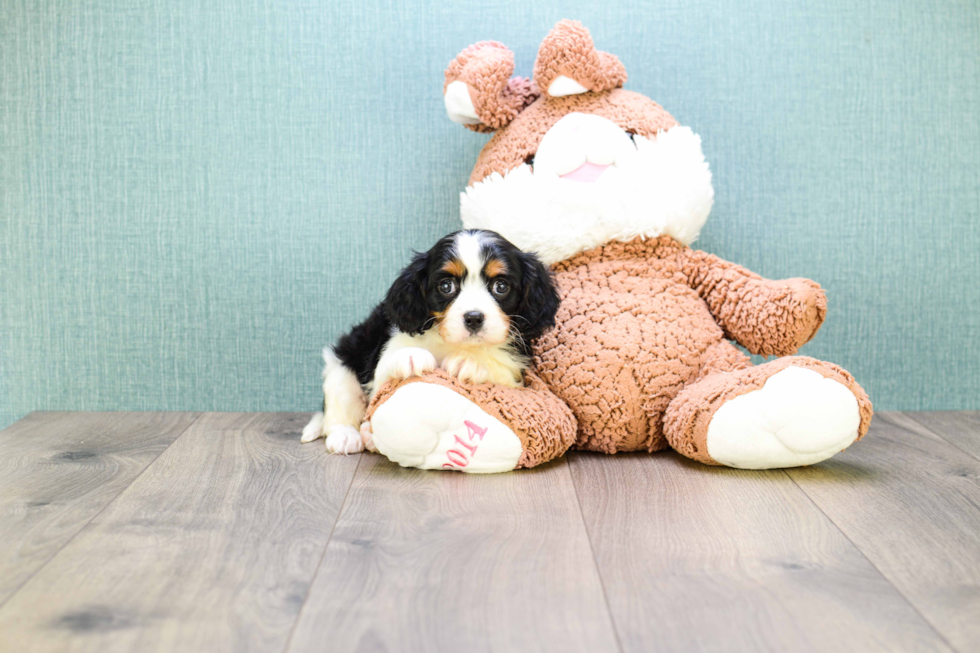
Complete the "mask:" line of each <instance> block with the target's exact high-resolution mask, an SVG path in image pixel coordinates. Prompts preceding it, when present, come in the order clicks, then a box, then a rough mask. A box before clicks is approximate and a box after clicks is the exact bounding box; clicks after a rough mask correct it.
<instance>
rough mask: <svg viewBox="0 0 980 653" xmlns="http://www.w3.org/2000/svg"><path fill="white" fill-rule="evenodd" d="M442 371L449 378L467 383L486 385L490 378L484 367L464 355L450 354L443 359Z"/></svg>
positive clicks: (487, 370)
mask: <svg viewBox="0 0 980 653" xmlns="http://www.w3.org/2000/svg"><path fill="white" fill-rule="evenodd" d="M441 367H442V369H444V370H446V372H448V373H449V375H450V376H455V377H456V378H457V379H459V380H460V381H464V382H467V383H486V382H487V381H488V380H489V378H490V370H489V369H487V366H486V365H483V364H482V363H480V362H479V361H476V360H474V359H473V358H470V357H469V356H467V355H465V354H452V355H450V356H446V358H444V359H443V361H442V365H441Z"/></svg>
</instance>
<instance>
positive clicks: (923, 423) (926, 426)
mask: <svg viewBox="0 0 980 653" xmlns="http://www.w3.org/2000/svg"><path fill="white" fill-rule="evenodd" d="M902 415H905V416H906V417H908V418H909V419H911V420H912V421H913V422H915V423H916V424H918V425H919V426H921V427H922V428H924V429H925V430H927V431H929V433H931V434H932V435H934V436H936V437H937V438H939V439H940V440H942V441H943V442H945V443H946V444H948V445H949V446H951V447H953V448H954V449H956V450H957V451H959V452H961V453H964V454H966V455H967V456H969V457H970V458H973V459H974V460H976V461H977V462H980V457H978V456H976V455H974V454H972V453H970V452H969V451H967V450H966V449H963V448H962V447H960V446H959V445H958V444H956V443H955V442H953V441H952V440H950V439H948V438H946V437H944V436H943V434H942V433H937V432H936V431H934V430H933V429H932V428H931V427H930V426H929V425H928V424H926V423H925V422H923V421H922V420H920V419H916V417H915V415H916V413H915V412H908V413H906V412H903V413H902Z"/></svg>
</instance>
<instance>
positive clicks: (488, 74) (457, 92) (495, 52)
mask: <svg viewBox="0 0 980 653" xmlns="http://www.w3.org/2000/svg"><path fill="white" fill-rule="evenodd" d="M513 72H514V53H513V52H511V51H510V50H508V49H507V47H506V46H505V45H503V44H501V43H497V42H496V41H480V42H479V43H476V44H474V45H471V46H470V47H468V48H466V49H465V50H463V51H462V52H460V53H459V54H458V55H456V58H455V59H453V60H452V61H451V62H449V67H448V68H446V83H445V84H444V85H443V87H442V93H443V99H444V100H445V102H446V113H448V114H449V119H450V120H452V121H453V122H458V123H460V124H462V125H465V126H466V127H468V128H469V129H472V130H473V131H478V132H489V131H493V130H495V129H500V128H501V127H503V126H505V125H506V124H507V123H509V122H510V121H511V120H513V119H514V116H516V115H517V114H518V113H520V112H521V110H522V109H524V107H526V106H527V105H529V104H531V103H532V102H534V101H535V100H536V99H537V98H538V95H540V93H539V92H538V89H537V87H536V86H535V85H534V82H532V81H531V80H529V79H526V78H524V77H511V73H513Z"/></svg>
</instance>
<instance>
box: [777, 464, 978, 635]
mask: <svg viewBox="0 0 980 653" xmlns="http://www.w3.org/2000/svg"><path fill="white" fill-rule="evenodd" d="M779 471H780V472H782V473H783V474H785V475H786V477H787V478H788V479H789V480H790V481H792V483H793V485H795V486H796V487H797V489H798V490H799V491H800V492H801V493H802V494H803V496H805V497H806V500H807V501H809V502H810V504H811V505H812V506H813V507H814V508H816V509H817V510H818V511H819V512H820V514H821V515H823V516H824V517H825V518H826V519H827V521H829V522H830V523H831V524H833V526H834V528H835V529H837V532H838V533H840V534H841V536H842V537H843V538H844V539H845V540H847V541H848V543H849V544H850V545H851V546H853V547H854V550H855V551H857V552H858V553H860V554H861V557H862V558H864V559H865V560H867V561H868V564H869V565H871V568H872V569H874V570H875V571H877V572H878V574H879V575H880V576H881V577H882V578H884V579H885V581H886V582H887V583H888V584H889V585H891V587H892V589H894V590H895V592H897V593H898V595H899V596H901V597H902V600H903V601H905V603H907V604H908V606H909V607H910V608H912V611H913V612H915V613H916V614H917V615H919V617H920V618H921V619H922V621H923V623H925V624H926V625H927V626H928V627H929V628H930V629H931V630H932V631H933V632H934V633H936V636H937V637H938V638H939V639H940V640H941V641H942V642H944V643H945V644H946V646H948V647H949V648H950V650H951V651H959V650H960V649H958V648H956V647H955V646H953V644H952V643H951V642H950V641H949V640H948V639H946V636H945V635H944V634H943V633H942V632H941V631H940V630H939V629H938V628H937V627H936V625H935V624H934V623H932V621H930V620H929V618H928V617H926V615H925V614H923V613H922V611H921V610H919V606H917V605H915V603H913V602H912V600H911V599H909V597H908V596H906V595H905V592H903V591H902V590H901V589H899V588H898V587H896V586H895V583H893V582H892V581H891V579H890V578H888V576H887V575H886V574H885V572H884V571H882V570H881V569H880V568H879V567H878V565H876V564H875V563H874V561H873V560H871V558H869V557H868V555H867V554H866V553H865V552H864V551H863V550H862V549H861V547H859V546H858V545H857V544H856V543H855V542H854V540H852V539H851V538H850V536H848V534H847V533H845V532H844V529H843V528H841V527H840V525H839V524H838V523H837V522H835V521H834V520H833V518H832V517H831V516H830V515H828V514H827V513H826V512H824V509H823V508H821V507H820V506H819V505H818V504H817V502H816V501H814V500H813V497H811V496H810V495H809V494H808V493H807V491H806V490H805V489H803V486H801V485H800V484H799V483H797V482H796V479H795V478H793V477H792V476H791V475H790V473H789V472H787V471H786V470H785V469H781V470H779Z"/></svg>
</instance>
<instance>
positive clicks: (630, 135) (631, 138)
mask: <svg viewBox="0 0 980 653" xmlns="http://www.w3.org/2000/svg"><path fill="white" fill-rule="evenodd" d="M626 135H627V136H629V137H630V141H631V142H632V143H633V145H636V132H634V131H630V130H628V129H627V130H626Z"/></svg>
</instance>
